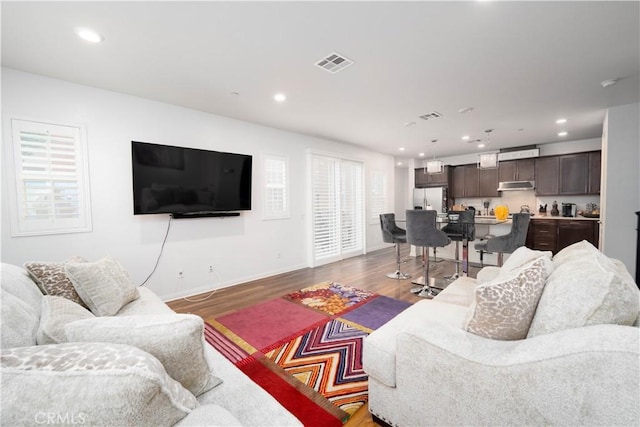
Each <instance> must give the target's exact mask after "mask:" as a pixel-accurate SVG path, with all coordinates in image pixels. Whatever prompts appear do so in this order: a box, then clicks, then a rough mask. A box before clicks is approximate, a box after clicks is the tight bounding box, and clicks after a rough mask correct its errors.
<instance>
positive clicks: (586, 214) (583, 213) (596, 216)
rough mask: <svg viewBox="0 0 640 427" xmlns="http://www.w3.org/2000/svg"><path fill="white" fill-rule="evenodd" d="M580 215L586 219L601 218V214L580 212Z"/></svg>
mask: <svg viewBox="0 0 640 427" xmlns="http://www.w3.org/2000/svg"><path fill="white" fill-rule="evenodd" d="M578 215H580V216H582V217H585V218H600V214H599V213H595V214H594V213H590V212H578Z"/></svg>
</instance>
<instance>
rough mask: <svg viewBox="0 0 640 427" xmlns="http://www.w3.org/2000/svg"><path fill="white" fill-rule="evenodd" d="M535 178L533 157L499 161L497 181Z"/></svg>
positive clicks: (530, 179) (531, 179)
mask: <svg viewBox="0 0 640 427" xmlns="http://www.w3.org/2000/svg"><path fill="white" fill-rule="evenodd" d="M534 179H535V161H534V159H519V160H507V161H504V162H500V164H499V167H498V181H500V182H504V181H533V180H534Z"/></svg>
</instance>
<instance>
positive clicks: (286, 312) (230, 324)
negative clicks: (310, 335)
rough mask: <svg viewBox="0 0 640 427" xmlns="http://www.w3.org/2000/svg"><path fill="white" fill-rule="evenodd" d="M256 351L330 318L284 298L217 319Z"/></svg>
mask: <svg viewBox="0 0 640 427" xmlns="http://www.w3.org/2000/svg"><path fill="white" fill-rule="evenodd" d="M216 320H217V321H218V322H220V323H222V324H223V325H224V326H226V327H227V328H229V329H230V330H231V331H232V332H234V333H235V334H237V335H238V336H240V337H242V339H244V340H245V341H246V342H247V343H249V344H251V345H252V346H254V347H255V348H258V349H260V348H264V347H266V346H268V345H272V344H273V343H274V342H279V341H281V340H283V339H285V338H287V337H288V336H290V335H292V334H295V333H298V332H299V331H301V330H304V329H307V328H309V327H311V326H313V325H314V324H316V323H317V322H319V321H321V320H327V315H325V314H322V313H316V312H313V311H311V310H309V309H307V308H304V307H301V306H299V305H297V304H294V303H292V302H289V301H286V300H284V299H282V298H277V299H273V300H270V301H267V302H263V303H261V304H256V305H253V306H251V307H248V308H245V309H243V310H240V311H237V312H235V313H231V314H228V315H226V316H223V317H220V318H218V319H216Z"/></svg>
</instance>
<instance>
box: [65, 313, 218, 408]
mask: <svg viewBox="0 0 640 427" xmlns="http://www.w3.org/2000/svg"><path fill="white" fill-rule="evenodd" d="M65 332H66V336H67V337H68V339H69V341H94V342H96V341H99V342H110V343H118V344H128V345H132V346H134V347H138V348H139V349H141V350H144V351H146V352H147V353H150V354H152V355H153V356H155V357H156V358H157V359H158V360H159V361H160V362H161V363H162V365H163V366H164V368H165V369H166V371H167V373H168V374H169V375H170V376H171V377H172V378H173V379H175V380H176V381H178V382H180V383H181V384H182V386H183V387H185V388H186V389H187V390H189V391H190V392H191V393H193V394H194V395H196V396H199V395H201V394H202V393H204V392H206V391H208V390H211V389H212V388H213V387H215V386H217V385H218V384H220V383H222V380H220V379H219V378H217V377H214V376H212V375H211V372H210V371H211V370H210V368H209V365H208V364H207V360H206V359H205V355H204V339H203V332H204V322H203V320H202V318H200V317H198V316H195V315H193V314H169V315H137V316H116V317H95V318H93V319H88V320H80V321H77V322H73V323H69V324H68V325H67V326H66V327H65Z"/></svg>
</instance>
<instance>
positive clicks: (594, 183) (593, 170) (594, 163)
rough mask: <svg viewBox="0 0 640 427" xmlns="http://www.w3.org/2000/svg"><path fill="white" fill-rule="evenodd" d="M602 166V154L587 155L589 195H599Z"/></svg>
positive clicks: (592, 153)
mask: <svg viewBox="0 0 640 427" xmlns="http://www.w3.org/2000/svg"><path fill="white" fill-rule="evenodd" d="M601 164H602V152H600V151H593V152H591V153H589V189H588V191H589V194H600V168H601Z"/></svg>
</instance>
